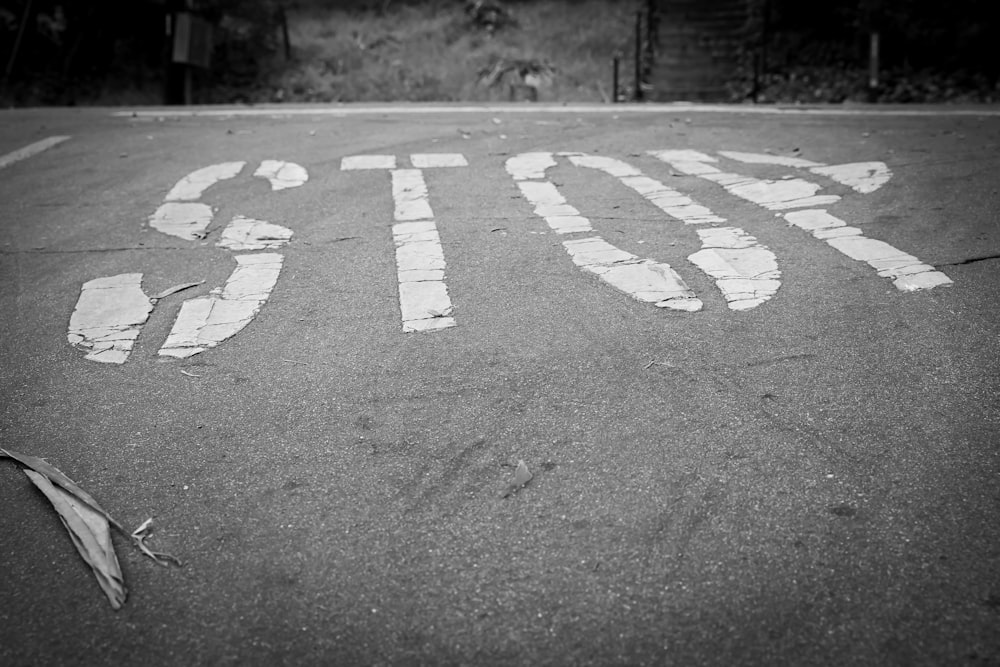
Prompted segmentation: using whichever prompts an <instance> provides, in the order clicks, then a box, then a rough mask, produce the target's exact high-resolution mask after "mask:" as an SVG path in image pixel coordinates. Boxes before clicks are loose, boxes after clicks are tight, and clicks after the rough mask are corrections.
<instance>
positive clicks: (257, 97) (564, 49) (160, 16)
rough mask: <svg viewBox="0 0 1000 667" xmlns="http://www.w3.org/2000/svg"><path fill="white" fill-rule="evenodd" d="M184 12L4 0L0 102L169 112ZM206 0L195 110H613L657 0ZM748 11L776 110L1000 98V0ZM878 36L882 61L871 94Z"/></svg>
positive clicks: (771, 4) (792, 5) (764, 90)
mask: <svg viewBox="0 0 1000 667" xmlns="http://www.w3.org/2000/svg"><path fill="white" fill-rule="evenodd" d="M180 1H181V0H91V1H89V2H88V1H85V0H0V66H3V67H4V71H3V80H2V87H0V104H3V105H19V106H24V105H40V104H61V105H71V104H108V105H110V104H158V103H161V102H162V101H163V94H164V87H165V81H164V78H165V74H164V73H165V70H166V62H167V59H168V55H169V45H168V42H167V39H166V38H165V28H164V16H165V11H166V6H167V3H168V2H180ZM193 1H194V5H195V10H196V12H197V13H198V14H200V15H202V16H203V17H204V18H206V19H207V20H208V21H210V22H211V23H212V25H213V27H214V29H213V36H214V49H213V52H212V67H211V68H210V69H208V70H196V71H195V73H194V98H195V99H194V101H195V102H199V103H231V102H245V103H258V102H282V101H285V102H292V101H308V102H349V101H390V100H411V101H457V100H506V99H533V96H535V95H536V96H537V98H538V99H540V100H542V101H545V100H550V101H555V100H558V101H609V100H610V98H611V96H612V95H613V92H612V91H611V90H610V88H611V59H612V57H613V55H614V54H615V53H616V52H618V51H621V52H623V53H624V54H626V58H625V60H623V73H622V80H623V81H630V76H629V75H628V72H629V67H630V63H629V61H628V57H627V56H628V55H629V54H630V53H631V52H632V49H633V45H632V43H631V39H632V38H633V20H634V13H635V11H636V9H637V8H639V7H641V6H643V5H644V4H645V1H646V0H501V1H489V0H193ZM750 1H751V2H753V3H754V6H755V8H756V12H755V14H754V16H755V18H754V21H753V23H752V25H750V26H748V30H747V34H746V38H745V45H744V51H745V54H744V55H745V57H744V59H743V60H744V66H743V67H742V69H741V70H740V71H739V72H737V73H736V75H735V76H734V78H733V80H732V82H731V91H732V99H733V100H734V101H741V100H744V99H746V98H748V97H750V96H751V95H752V93H753V92H754V90H753V87H754V80H755V77H754V73H755V72H756V73H757V75H758V76H757V77H756V82H757V89H756V94H757V99H758V100H759V101H765V102H766V101H782V102H796V101H800V102H841V101H845V100H867V99H873V100H874V101H891V102H910V101H929V102H937V101H1000V88H998V83H997V82H998V77H1000V58H996V57H995V56H994V55H993V54H994V52H995V46H994V43H995V42H996V41H997V39H998V37H1000V27H998V25H997V23H996V22H995V21H993V19H992V14H993V10H994V9H995V5H996V4H997V2H998V1H1000V0H951V1H950V2H948V3H942V2H940V0H936V1H935V2H931V1H930V0H817V1H816V2H802V0H750ZM283 28H286V29H283ZM871 29H877V30H878V31H879V33H880V36H881V56H882V68H881V77H880V85H879V87H878V89H877V90H875V91H872V92H873V93H874V94H871V92H870V91H869V89H868V85H867V84H868V78H867V58H868V35H869V32H870V30H871ZM286 34H287V36H288V39H287V42H286V39H285V35H286ZM761 47H763V48H764V51H763V53H764V60H763V61H761V60H760V56H761V53H762V51H761ZM755 59H756V60H755ZM761 64H762V65H763V68H762V69H761V68H760V67H759V65H761ZM484 73H488V74H487V75H486V76H484ZM536 74H540V76H535V75H536ZM532 77H533V78H532ZM526 81H528V82H530V83H531V85H530V86H527V87H529V88H532V89H533V91H529V93H531V94H525V92H524V90H522V89H523V88H524V87H525V86H526V85H527V84H526V83H525V82H526ZM625 94H626V96H627V94H628V91H625Z"/></svg>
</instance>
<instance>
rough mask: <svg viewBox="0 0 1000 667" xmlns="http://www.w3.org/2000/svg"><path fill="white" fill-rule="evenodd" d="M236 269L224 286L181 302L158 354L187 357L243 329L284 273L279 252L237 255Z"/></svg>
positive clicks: (213, 345) (211, 346)
mask: <svg viewBox="0 0 1000 667" xmlns="http://www.w3.org/2000/svg"><path fill="white" fill-rule="evenodd" d="M234 259H235V260H236V268H235V269H234V270H233V272H232V274H231V275H230V276H229V278H228V279H227V280H226V283H225V285H223V286H222V287H221V288H216V289H214V290H212V293H211V294H209V295H207V296H202V297H198V298H195V299H188V300H187V301H185V302H184V303H183V304H181V310H180V312H179V313H178V314H177V319H176V320H175V321H174V325H173V328H171V330H170V334H169V335H168V336H167V340H166V341H165V342H164V343H163V346H162V347H161V348H160V351H159V354H160V355H161V356H166V357H177V358H181V359H183V358H186V357H190V356H192V355H195V354H198V353H199V352H204V351H205V350H207V349H209V348H213V347H215V346H216V345H218V344H219V343H221V342H222V341H224V340H226V339H227V338H230V337H231V336H233V335H235V334H236V333H238V332H239V331H241V330H242V329H243V328H244V327H245V326H246V325H247V324H249V323H250V321H251V320H252V319H253V318H254V316H256V315H257V313H258V312H259V311H260V309H261V307H262V306H263V305H264V303H266V302H267V299H268V297H269V296H270V294H271V291H272V290H273V289H274V286H275V285H276V284H277V282H278V275H279V274H280V273H281V264H282V259H283V258H282V256H281V255H279V254H277V253H262V254H259V255H236V256H235V257H234Z"/></svg>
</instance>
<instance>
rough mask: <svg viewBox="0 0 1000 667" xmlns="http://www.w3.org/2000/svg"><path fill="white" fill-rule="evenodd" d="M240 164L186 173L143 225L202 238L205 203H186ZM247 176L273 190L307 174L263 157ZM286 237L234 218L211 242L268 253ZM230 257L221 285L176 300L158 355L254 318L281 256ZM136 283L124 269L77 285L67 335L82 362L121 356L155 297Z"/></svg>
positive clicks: (204, 341)
mask: <svg viewBox="0 0 1000 667" xmlns="http://www.w3.org/2000/svg"><path fill="white" fill-rule="evenodd" d="M245 165H246V163H245V162H224V163H220V164H215V165H211V166H208V167H204V168H202V169H197V170H195V171H193V172H191V173H190V174H188V175H187V176H185V177H184V178H182V179H181V180H180V181H178V182H177V184H176V185H175V186H174V187H173V188H172V189H171V190H170V192H168V193H167V196H166V197H165V200H166V201H165V202H164V204H163V205H161V206H160V207H159V208H158V209H157V211H156V212H155V213H154V214H153V215H152V216H150V219H149V222H150V225H151V226H152V227H153V228H154V229H157V230H158V231H161V232H163V233H165V234H169V235H171V236H177V237H179V238H182V239H186V240H200V239H203V238H205V236H206V235H207V232H208V227H209V225H210V224H211V221H212V216H213V211H212V208H211V206H209V205H208V204H205V203H202V202H197V201H192V200H195V199H198V198H200V197H202V196H203V195H204V193H205V191H206V190H207V189H208V188H210V187H211V186H212V185H215V184H216V183H219V182H220V181H224V180H228V179H231V178H234V177H235V176H236V175H237V174H239V173H240V172H241V171H242V170H243V167H244V166H245ZM254 176H256V177H260V178H266V179H267V180H268V181H269V182H270V184H271V191H272V192H273V191H276V190H284V189H287V188H295V187H299V186H301V185H303V184H304V183H305V182H306V181H308V179H309V175H308V173H307V172H306V170H305V169H304V168H303V167H301V166H300V165H298V164H295V163H293V162H284V161H281V160H264V161H263V162H262V163H261V164H260V166H259V167H258V168H257V170H256V171H255V172H254ZM291 237H292V230H290V229H288V228H287V227H282V226H281V225H275V224H272V223H270V222H267V221H266V220H254V219H253V218H248V217H245V216H241V215H237V216H235V217H233V219H232V220H231V221H230V222H229V224H228V225H227V226H226V227H225V228H224V229H223V231H222V234H221V237H220V239H219V240H218V242H217V243H216V244H215V245H216V246H217V247H219V248H225V249H227V250H234V251H252V250H268V249H271V250H273V249H276V248H280V247H282V246H284V245H286V244H287V243H288V242H289V241H290V239H291ZM235 260H236V268H235V269H234V270H233V272H232V273H231V274H230V276H229V278H228V279H227V280H226V282H225V284H224V285H222V286H221V287H217V288H215V289H214V290H212V292H211V293H210V294H208V295H207V296H201V297H196V298H193V299H189V300H187V301H185V302H183V303H182V304H181V308H180V312H179V313H178V314H177V319H176V320H175V321H174V323H173V326H172V328H171V330H170V333H169V334H168V336H167V339H166V341H165V342H164V344H163V346H162V347H161V348H160V350H159V354H160V355H161V356H167V357H177V358H184V357H190V356H191V355H194V354H198V353H199V352H203V351H205V350H207V349H210V348H213V347H215V346H216V345H218V344H219V343H221V342H222V341H224V340H226V339H227V338H230V337H231V336H233V335H235V334H237V333H238V332H240V331H241V330H242V329H243V328H244V327H246V326H247V324H249V323H250V321H251V320H252V319H253V318H254V317H255V316H256V315H257V313H258V312H259V311H260V309H261V308H262V307H263V305H264V304H265V303H266V302H267V300H268V297H269V296H270V294H271V291H272V290H273V289H274V287H275V285H276V284H277V281H278V276H279V274H280V273H281V267H282V262H283V257H282V256H281V255H280V254H277V253H265V254H257V255H237V256H236V257H235ZM141 282H142V274H141V273H129V274H121V275H119V276H111V277H108V278H98V279H96V280H91V281H89V282H87V283H85V284H84V285H83V288H82V289H81V292H80V298H79V300H78V302H77V306H76V309H75V310H74V312H73V315H72V316H71V318H70V324H69V333H68V339H69V342H70V343H71V344H72V345H73V346H74V347H78V348H82V349H86V350H88V354H87V355H86V358H87V359H89V360H91V361H100V362H105V363H115V364H122V363H125V361H126V360H127V359H128V357H129V354H130V353H131V351H132V348H133V345H134V343H135V340H136V339H137V337H138V336H139V332H140V330H141V328H142V325H143V324H145V322H146V320H147V319H148V317H149V313H150V312H151V311H152V309H153V307H154V305H155V303H156V301H157V299H150V298H149V297H147V296H146V295H145V294H144V293H143V291H142V287H141Z"/></svg>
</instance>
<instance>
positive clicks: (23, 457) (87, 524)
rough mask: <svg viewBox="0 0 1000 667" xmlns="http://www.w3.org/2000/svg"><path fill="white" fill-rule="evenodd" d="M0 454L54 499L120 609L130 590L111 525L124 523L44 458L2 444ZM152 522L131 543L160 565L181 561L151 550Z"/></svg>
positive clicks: (117, 526)
mask: <svg viewBox="0 0 1000 667" xmlns="http://www.w3.org/2000/svg"><path fill="white" fill-rule="evenodd" d="M0 456H6V457H8V458H12V459H14V460H15V461H17V462H18V463H20V464H21V465H23V466H25V468H26V470H25V471H24V474H25V475H27V476H28V479H30V480H31V482H32V483H33V484H34V485H35V486H36V487H38V489H39V490H40V491H41V492H42V493H43V494H44V495H45V497H46V498H48V500H49V502H51V503H52V507H53V508H54V509H55V510H56V512H57V513H58V514H59V518H60V519H61V520H62V522H63V525H64V526H65V527H66V530H67V531H68V532H69V536H70V538H71V539H72V540H73V544H74V546H76V549H77V551H79V552H80V556H81V557H83V559H84V560H85V561H86V562H87V564H88V565H90V567H91V569H92V570H93V571H94V576H95V577H97V582H98V584H100V586H101V589H102V590H103V591H104V594H105V595H107V597H108V600H109V601H110V602H111V606H112V607H113V608H114V609H120V608H121V606H122V604H123V603H124V602H125V598H126V596H127V594H128V592H127V590H126V588H125V583H124V579H123V577H122V571H121V567H120V566H119V564H118V556H117V555H116V554H115V550H114V545H113V544H112V543H111V528H112V527H113V528H115V529H116V530H118V531H120V532H121V533H126V531H125V529H124V528H122V525H121V524H120V523H118V522H117V521H115V519H114V518H113V517H112V516H111V515H110V514H108V513H107V511H106V510H105V509H104V508H103V507H101V506H100V505H99V504H98V503H97V501H96V500H94V499H93V498H92V497H91V496H90V494H88V493H87V492H86V491H84V490H83V489H81V488H80V487H79V486H77V485H76V483H75V482H74V481H73V480H71V479H70V478H69V477H67V476H66V475H64V474H63V472H62V471H61V470H59V469H58V468H56V467H55V466H53V465H52V464H50V463H48V462H47V461H45V460H44V459H40V458H38V457H35V456H28V455H27V454H21V453H20V452H15V451H12V450H8V449H2V448H0ZM151 523H152V519H148V520H146V521H145V522H143V524H142V525H141V526H139V527H138V528H137V529H136V530H135V531H134V532H133V533H131V534H129V537H130V538H131V540H132V543H133V544H134V545H135V546H136V547H137V548H138V549H139V550H140V551H142V553H144V554H146V555H147V556H149V557H150V558H151V559H153V560H154V561H155V562H156V563H158V564H159V565H167V563H174V564H176V565H181V562H180V561H179V560H178V559H176V558H174V557H173V556H171V555H169V554H164V553H157V552H155V551H152V550H151V549H149V547H148V546H147V545H146V542H145V540H146V538H147V537H149V534H150V533H151V532H152V531H151V528H150V525H151Z"/></svg>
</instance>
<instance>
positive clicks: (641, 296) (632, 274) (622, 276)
mask: <svg viewBox="0 0 1000 667" xmlns="http://www.w3.org/2000/svg"><path fill="white" fill-rule="evenodd" d="M563 247H565V248H566V251H567V252H568V253H569V255H570V257H571V258H572V260H573V263H574V264H576V265H577V266H579V267H580V268H582V269H584V270H585V271H589V272H590V273H593V274H595V275H597V276H598V277H600V279H601V280H602V281H604V282H605V283H607V284H608V285H611V286H612V287H614V288H615V289H617V290H619V291H622V292H624V293H626V294H628V295H629V296H631V297H632V298H634V299H636V300H638V301H643V302H646V303H653V304H655V305H656V306H657V307H659V308H669V309H671V310H682V311H687V312H695V311H698V310H701V308H702V302H701V300H700V299H698V298H697V297H696V296H695V294H694V292H693V291H691V289H690V288H688V286H687V285H686V284H685V283H684V280H683V279H682V278H681V277H680V276H679V275H678V274H677V272H676V271H674V270H673V269H672V268H670V265H669V264H663V263H657V262H654V261H652V260H649V259H640V258H639V257H636V256H635V255H633V254H631V253H628V252H625V251H624V250H622V249H620V248H617V247H615V246H613V245H611V244H610V243H608V242H607V241H605V240H604V239H602V238H600V237H597V236H595V237H591V238H585V239H574V240H568V241H564V242H563Z"/></svg>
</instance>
